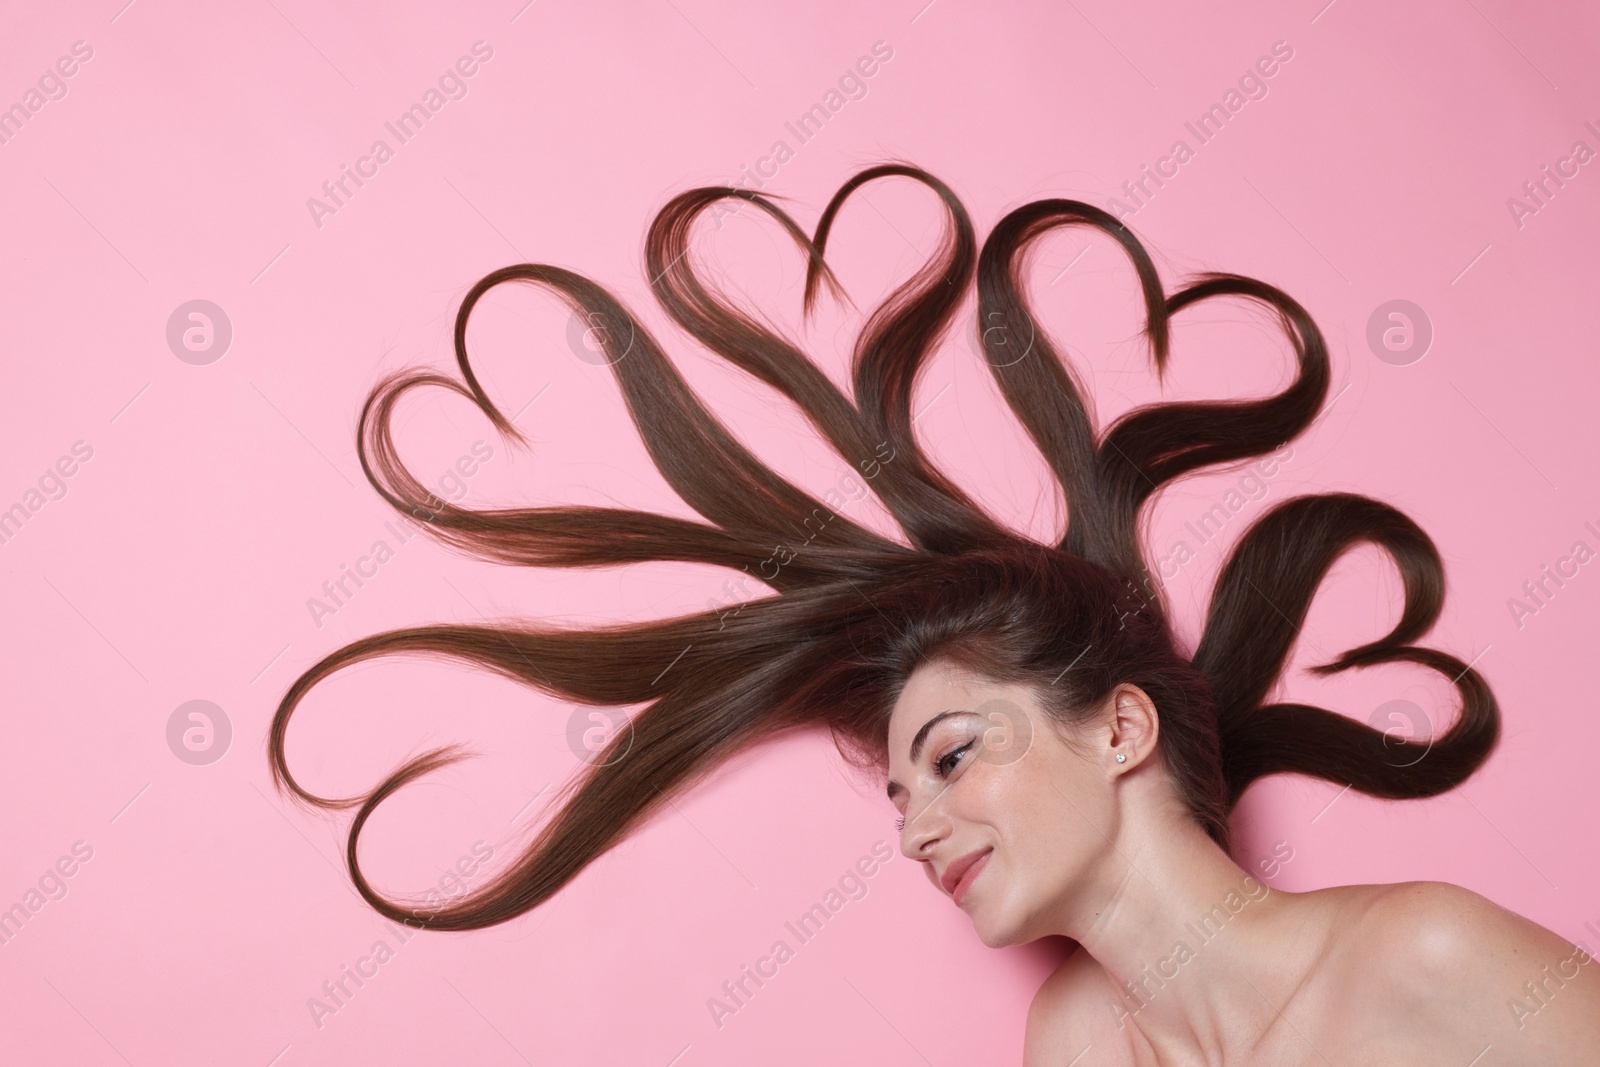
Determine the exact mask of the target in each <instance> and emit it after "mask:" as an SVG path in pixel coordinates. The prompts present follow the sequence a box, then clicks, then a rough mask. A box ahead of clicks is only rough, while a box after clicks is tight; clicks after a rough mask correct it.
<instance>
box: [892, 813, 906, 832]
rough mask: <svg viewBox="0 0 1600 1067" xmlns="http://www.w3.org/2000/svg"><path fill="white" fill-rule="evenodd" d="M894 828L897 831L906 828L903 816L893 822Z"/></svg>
mask: <svg viewBox="0 0 1600 1067" xmlns="http://www.w3.org/2000/svg"><path fill="white" fill-rule="evenodd" d="M894 828H895V830H897V831H900V830H904V829H905V828H906V818H905V816H904V815H902V816H900V818H898V819H896V820H895V821H894Z"/></svg>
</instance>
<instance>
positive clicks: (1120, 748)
mask: <svg viewBox="0 0 1600 1067" xmlns="http://www.w3.org/2000/svg"><path fill="white" fill-rule="evenodd" d="M1110 699H1111V719H1110V722H1109V723H1108V727H1109V734H1108V737H1107V744H1108V746H1109V747H1108V748H1107V750H1106V752H1105V753H1104V759H1105V761H1106V762H1107V763H1109V764H1111V765H1112V766H1113V767H1115V768H1120V769H1122V770H1131V769H1133V768H1134V767H1137V766H1138V765H1139V764H1140V763H1142V762H1144V760H1145V759H1146V758H1148V757H1149V755H1150V753H1152V752H1154V751H1155V747H1156V738H1157V737H1158V736H1159V735H1160V733H1161V717H1160V715H1158V714H1157V713H1156V705H1155V701H1153V700H1151V699H1150V695H1149V694H1148V693H1146V692H1145V691H1144V690H1143V689H1140V688H1139V687H1138V686H1136V685H1133V684H1131V683H1128V682H1124V683H1122V684H1120V685H1118V686H1117V687H1116V688H1115V689H1113V690H1112V691H1111V698H1110ZM1119 752H1120V753H1122V754H1124V755H1126V756H1127V757H1128V758H1127V760H1126V761H1124V762H1122V763H1117V762H1116V758H1117V753H1119Z"/></svg>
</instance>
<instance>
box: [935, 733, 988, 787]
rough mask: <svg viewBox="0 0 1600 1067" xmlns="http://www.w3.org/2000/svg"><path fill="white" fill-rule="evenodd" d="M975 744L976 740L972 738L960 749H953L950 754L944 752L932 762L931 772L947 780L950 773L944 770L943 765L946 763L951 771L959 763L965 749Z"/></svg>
mask: <svg viewBox="0 0 1600 1067" xmlns="http://www.w3.org/2000/svg"><path fill="white" fill-rule="evenodd" d="M977 743H978V739H977V738H973V739H972V740H971V741H968V742H967V743H966V744H964V745H962V746H961V747H960V748H957V749H953V750H951V751H950V752H946V753H945V754H944V755H942V756H940V757H939V758H938V759H937V760H934V762H933V771H934V773H935V774H937V775H938V776H939V777H940V778H948V777H950V771H948V770H945V764H947V763H948V764H949V765H950V768H951V769H952V770H953V769H954V768H955V765H956V764H957V763H960V762H961V754H962V753H963V752H965V751H966V750H967V749H969V748H971V747H972V746H973V745H975V744H977Z"/></svg>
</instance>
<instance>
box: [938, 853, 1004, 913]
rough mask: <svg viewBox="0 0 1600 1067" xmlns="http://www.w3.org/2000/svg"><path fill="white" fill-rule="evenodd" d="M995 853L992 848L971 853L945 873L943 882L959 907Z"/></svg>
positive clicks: (953, 864)
mask: <svg viewBox="0 0 1600 1067" xmlns="http://www.w3.org/2000/svg"><path fill="white" fill-rule="evenodd" d="M993 853H994V849H992V848H986V849H981V850H979V851H977V852H969V853H968V854H967V855H965V856H962V857H961V858H960V859H958V860H956V861H955V862H954V863H952V864H951V865H950V867H949V869H948V870H946V871H945V872H944V879H943V881H944V883H945V886H946V889H947V891H948V892H949V894H950V898H951V899H952V900H954V901H955V902H956V906H957V907H959V906H960V905H961V900H962V898H963V897H965V896H966V895H967V890H969V889H971V888H972V883H973V882H974V881H976V880H977V877H978V875H979V874H980V873H982V871H983V869H984V867H986V866H988V863H989V857H990V856H991V855H993Z"/></svg>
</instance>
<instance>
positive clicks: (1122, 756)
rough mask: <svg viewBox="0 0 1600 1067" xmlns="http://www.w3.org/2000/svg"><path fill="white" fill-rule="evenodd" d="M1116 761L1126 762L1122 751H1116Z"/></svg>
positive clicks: (1125, 756) (1126, 758) (1126, 759)
mask: <svg viewBox="0 0 1600 1067" xmlns="http://www.w3.org/2000/svg"><path fill="white" fill-rule="evenodd" d="M1117 762H1118V763H1127V762H1128V756H1127V754H1126V753H1123V752H1118V753H1117Z"/></svg>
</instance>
